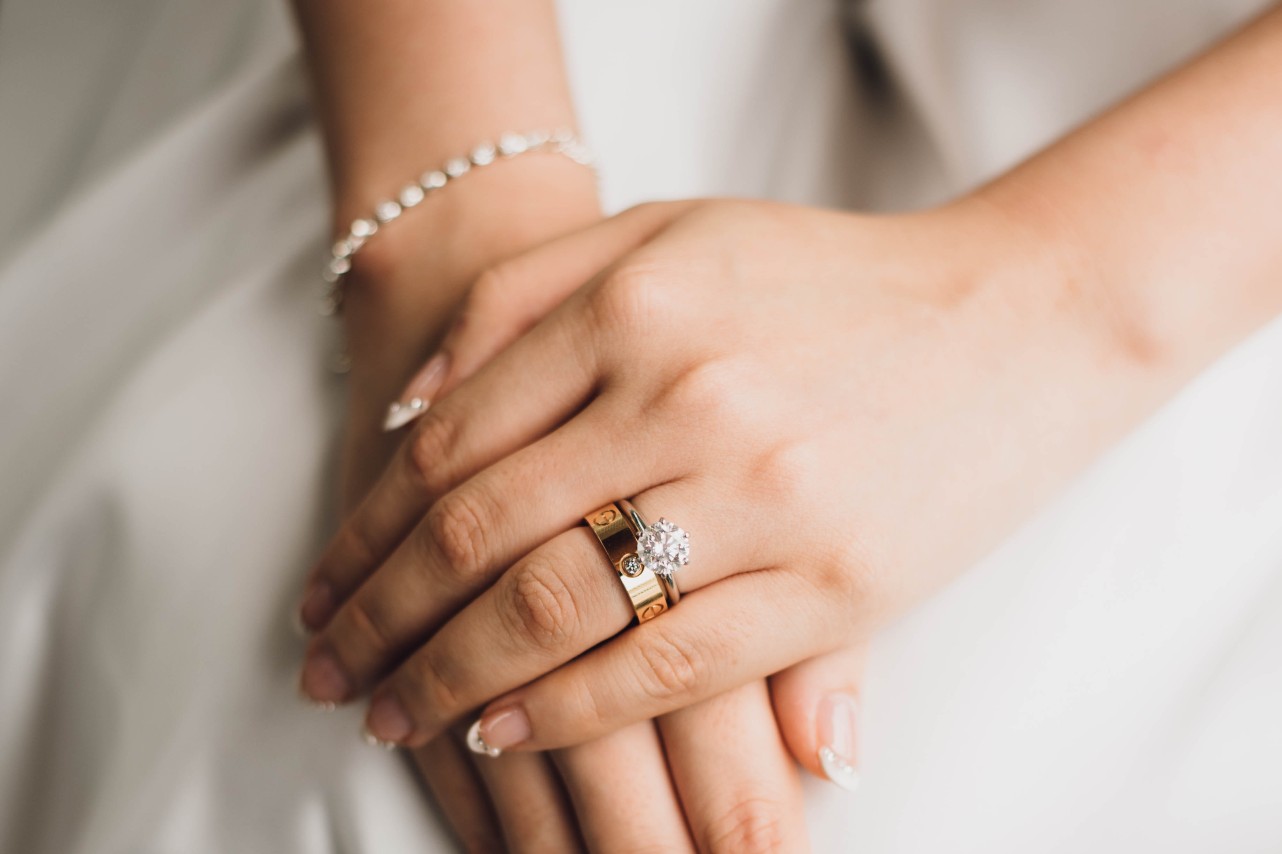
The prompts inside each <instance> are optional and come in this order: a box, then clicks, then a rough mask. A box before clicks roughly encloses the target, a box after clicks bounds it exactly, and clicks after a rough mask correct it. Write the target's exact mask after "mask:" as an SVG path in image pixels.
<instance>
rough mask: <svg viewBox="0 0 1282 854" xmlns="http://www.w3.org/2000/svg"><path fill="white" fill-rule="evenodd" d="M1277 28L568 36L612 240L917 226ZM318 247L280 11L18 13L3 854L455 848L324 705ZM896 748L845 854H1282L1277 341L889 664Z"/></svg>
mask: <svg viewBox="0 0 1282 854" xmlns="http://www.w3.org/2000/svg"><path fill="white" fill-rule="evenodd" d="M1261 5H1263V4H1262V3H1261V2H1259V0H1178V2H1174V0H1128V2H1118V0H1072V2H1068V0H1060V1H1059V2H1055V0H1027V2H1021V3H1014V2H1010V0H893V2H892V0H886V2H877V0H871V2H866V3H862V4H859V5H857V6H856V7H855V8H854V9H851V10H846V11H845V12H843V11H842V10H839V9H838V8H837V7H836V6H834V5H832V4H830V3H829V2H825V0H794V1H793V2H784V0H717V2H712V0H706V2H700V3H691V2H688V0H651V2H647V3H625V2H622V0H619V1H618V2H613V0H610V1H609V2H603V0H566V2H563V3H562V18H563V28H564V31H565V35H566V44H567V54H568V61H569V64H570V67H571V72H572V79H573V81H574V86H575V90H576V96H577V98H578V101H579V105H580V111H581V114H582V118H583V124H584V128H585V132H586V136H587V137H588V138H589V139H590V141H591V142H592V143H593V145H594V147H595V148H596V149H597V150H598V151H599V153H600V154H601V156H602V159H603V161H604V164H605V194H606V198H607V202H608V204H609V206H610V207H611V208H612V209H618V208H620V207H622V206H625V205H627V204H631V203H633V202H636V201H640V200H642V199H643V198H648V197H656V196H660V197H666V196H695V195H705V194H739V195H757V196H769V197H775V198H784V199H790V200H795V201H803V202H812V203H822V204H841V205H845V206H851V207H863V208H885V207H903V206H908V205H916V204H923V203H929V202H931V201H935V200H939V199H943V198H946V197H948V196H949V195H951V194H953V193H956V192H958V191H960V190H963V189H965V188H966V187H968V186H971V185H972V184H974V183H975V182H976V181H978V180H981V179H982V178H984V177H986V176H989V175H991V174H994V173H995V172H997V171H999V170H1001V169H1003V168H1005V167H1007V166H1009V165H1010V164H1011V163H1013V162H1014V161H1015V160H1017V159H1018V158H1020V157H1021V156H1024V155H1026V154H1027V153H1029V152H1031V151H1033V150H1035V149H1036V148H1037V147H1038V146H1040V145H1042V144H1044V143H1046V142H1048V141H1050V140H1051V139H1053V138H1054V136H1055V135H1057V134H1058V133H1060V132H1062V131H1063V130H1065V129H1066V128H1068V127H1070V126H1071V125H1072V124H1073V123H1075V122H1077V121H1079V120H1081V119H1082V118H1084V117H1085V116H1087V115H1088V114H1090V113H1091V112H1092V111H1094V110H1096V109H1098V108H1099V107H1101V106H1102V105H1104V104H1106V103H1107V102H1108V101H1110V100H1111V99H1113V98H1115V97H1117V96H1118V95H1120V94H1122V93H1124V92H1126V91H1128V90H1130V89H1132V88H1134V87H1135V86H1137V85H1139V84H1141V83H1142V82H1143V81H1144V80H1146V79H1149V78H1150V77H1151V76H1152V75H1153V74H1155V73H1157V72H1158V71H1160V70H1161V69H1163V68H1166V67H1169V66H1171V65H1173V64H1175V63H1177V62H1179V61H1180V60H1181V59H1182V58H1184V57H1186V56H1188V55H1190V54H1191V53H1192V52H1194V51H1196V50H1197V49H1198V48H1199V47H1201V46H1202V45H1205V44H1206V43H1208V42H1210V41H1211V40H1213V39H1214V38H1215V37H1216V36H1217V35H1219V34H1220V33H1222V32H1224V31H1225V30H1226V29H1227V28H1229V27H1231V26H1232V25H1234V24H1235V23H1237V22H1239V21H1241V20H1243V19H1244V18H1245V17H1246V16H1247V15H1248V14H1249V13H1250V12H1251V11H1252V10H1253V9H1255V8H1259V7H1260V6H1261ZM848 33H854V35H853V37H851V36H848ZM849 41H853V43H854V44H856V45H857V46H858V50H860V51H861V52H862V54H863V55H864V56H865V57H867V56H869V55H870V54H872V53H874V52H875V54H876V55H877V56H878V57H879V59H878V60H877V61H876V62H870V61H861V62H852V61H851V59H850V54H849V44H848V42H849ZM875 67H880V68H881V69H882V72H881V73H876V72H874V70H873V69H874V68H875ZM878 81H880V82H878ZM325 220H326V217H325V194H324V189H323V176H322V169H321V162H320V156H319V147H318V145H317V140H316V136H315V131H314V129H313V127H312V125H311V122H310V120H309V118H308V115H307V111H306V105H305V91H304V88H303V85H302V78H301V73H300V66H299V59H298V56H297V47H296V44H295V42H294V39H293V36H292V34H291V32H290V29H289V26H288V22H287V20H286V17H285V15H284V12H283V10H282V9H280V8H278V7H277V6H276V5H275V4H271V3H262V2H255V0H218V2H216V3H210V2H205V0H168V2H160V0H130V2H117V3H113V4H108V5H103V4H98V3H91V2H88V0H4V3H3V5H2V6H0V483H2V484H3V486H4V488H3V489H2V490H0V850H3V851H6V852H8V851H13V852H24V854H44V852H58V853H59V854H75V852H121V854H124V852H162V851H182V852H226V851H244V852H258V851H262V852H306V854H314V853H318V852H329V851H354V852H399V851H419V852H421V851H439V850H448V847H449V843H448V841H447V836H446V835H445V834H444V832H443V831H442V829H441V825H440V824H439V821H438V819H437V817H436V816H435V815H434V813H432V812H431V811H430V810H429V809H427V808H426V807H425V806H424V805H423V802H422V799H421V796H420V794H419V791H418V789H417V787H416V785H415V783H414V781H413V778H412V776H411V774H410V773H409V772H408V771H407V769H406V768H405V767H404V766H403V765H402V764H401V763H400V762H399V761H398V760H397V759H396V758H395V757H392V756H389V755H387V754H384V753H383V752H381V751H377V750H370V749H369V748H367V747H365V746H364V745H363V744H362V743H361V742H360V741H359V739H358V738H357V729H358V712H357V710H348V711H342V712H338V713H336V714H333V715H322V714H318V713H316V712H313V711H311V710H309V709H307V708H304V707H303V706H302V705H300V704H299V702H298V701H297V700H296V699H295V696H294V692H293V674H294V672H295V667H296V665H297V663H298V658H299V652H300V649H301V642H300V641H298V640H297V639H296V638H294V637H293V635H292V633H291V632H290V629H289V628H288V622H289V620H288V614H289V611H290V608H291V606H292V603H293V601H294V597H295V596H296V594H297V591H298V585H299V580H300V577H301V574H302V572H303V571H304V569H305V567H306V565H307V562H308V560H309V559H310V558H311V557H312V556H313V555H314V553H315V551H316V549H317V547H318V545H319V543H320V542H321V540H322V537H323V536H324V532H325V530H326V529H327V526H328V525H329V524H332V520H331V519H329V515H328V510H329V502H328V500H327V496H328V494H329V484H330V480H331V474H332V471H331V469H332V461H333V454H334V440H335V436H336V431H337V416H338V412H339V408H340V406H341V400H340V398H341V382H339V381H336V380H335V379H334V378H333V377H331V376H330V375H329V374H328V373H327V372H326V370H325V363H326V358H327V355H328V354H329V352H330V351H331V348H332V347H333V345H334V341H335V337H334V330H333V329H332V328H331V327H330V325H329V323H328V322H327V321H325V320H324V319H322V318H319V317H317V315H316V313H315V312H314V310H313V305H314V297H315V296H316V294H317V292H318V283H317V282H316V280H315V267H316V262H317V259H318V257H319V255H320V252H321V249H322V247H323V245H324V239H325V235H324V233H323V229H324V223H325ZM864 710H865V716H864V720H863V726H862V732H861V739H862V765H863V774H864V785H863V789H862V790H861V792H860V793H859V794H858V796H857V797H854V798H851V797H849V796H848V795H846V794H845V793H843V792H841V791H839V790H837V789H836V788H835V787H832V786H830V785H827V784H824V783H821V782H819V781H811V783H810V784H809V793H808V794H809V817H810V826H811V829H812V834H813V839H814V843H815V847H816V849H817V850H820V851H855V850H858V851H869V852H923V854H925V852H939V851H984V852H1027V851H1065V852H1068V851H1118V852H1122V851H1135V850H1163V851H1174V852H1184V851H1189V852H1192V851H1235V852H1251V851H1261V852H1263V851H1277V850H1279V849H1282V783H1280V782H1279V781H1278V779H1277V773H1276V770H1275V769H1277V768H1278V767H1279V766H1282V728H1280V727H1279V726H1278V725H1277V721H1279V720H1282V324H1274V325H1273V326H1272V327H1270V328H1268V329H1266V330H1265V331H1263V332H1262V333H1260V334H1258V335H1257V336H1255V337H1254V338H1253V339H1252V340H1250V341H1249V342H1247V343H1246V344H1244V345H1243V346H1241V347H1240V348H1238V349H1237V350H1236V351H1235V352H1233V353H1231V354H1229V355H1228V356H1227V357H1225V358H1224V359H1223V360H1222V361H1221V362H1220V363H1219V364H1217V365H1216V366H1214V367H1213V368H1212V369H1210V370H1209V371H1207V372H1206V373H1205V375H1204V376H1202V377H1201V378H1200V379H1199V380H1197V381H1196V382H1195V383H1194V384H1193V385H1192V386H1191V387H1189V388H1188V389H1187V390H1186V391H1185V392H1184V393H1183V394H1181V395H1180V396H1179V397H1178V398H1177V399H1176V400H1175V401H1173V402H1172V403H1171V404H1170V405H1168V406H1167V407H1165V408H1164V409H1163V410H1162V411H1161V412H1159V413H1158V414H1157V415H1155V416H1154V417H1153V418H1152V419H1151V420H1150V421H1149V422H1148V423H1146V424H1145V425H1144V426H1143V427H1141V428H1140V429H1139V430H1137V431H1136V432H1135V433H1134V434H1133V435H1132V436H1131V437H1129V438H1128V439H1127V440H1126V441H1125V442H1123V443H1122V444H1121V445H1120V446H1119V447H1117V448H1116V449H1115V450H1113V451H1112V452H1111V453H1109V454H1108V455H1107V456H1106V457H1105V458H1104V459H1102V460H1100V461H1099V462H1098V463H1097V464H1096V465H1095V466H1093V467H1092V469H1091V470H1090V471H1089V472H1087V473H1086V474H1085V475H1084V476H1082V477H1081V478H1080V479H1079V480H1078V481H1077V482H1076V483H1075V484H1074V485H1073V486H1072V487H1071V489H1069V490H1068V492H1067V493H1066V494H1065V495H1063V497H1062V498H1061V499H1060V500H1058V501H1057V502H1056V503H1055V504H1054V505H1053V506H1052V507H1049V508H1047V509H1046V510H1045V511H1044V512H1042V513H1041V514H1040V515H1039V516H1038V517H1037V518H1036V519H1035V520H1034V521H1033V522H1032V523H1030V524H1029V525H1028V526H1026V527H1025V528H1024V529H1023V530H1022V531H1020V532H1019V533H1018V534H1016V535H1015V536H1013V537H1012V538H1011V539H1010V540H1009V541H1008V542H1007V543H1006V544H1005V545H1004V546H1003V547H1002V548H1001V549H1000V550H999V551H998V552H997V553H995V554H994V555H992V556H991V557H990V558H989V559H987V560H985V561H983V562H982V563H981V564H980V565H979V566H977V567H975V568H974V570H973V571H971V572H970V573H968V574H967V575H966V576H965V577H964V578H963V579H962V580H961V581H959V582H958V583H956V584H955V585H953V586H952V587H950V588H949V589H948V590H946V591H944V592H943V593H941V594H940V595H939V596H937V597H936V598H934V599H933V600H931V601H930V602H929V603H927V604H926V605H924V606H923V607H922V608H920V609H919V610H918V611H916V612H915V613H914V614H912V615H911V616H909V617H908V618H906V619H904V620H902V621H901V622H900V623H899V624H897V625H896V626H894V627H893V628H892V629H890V630H889V631H887V632H886V633H885V634H884V636H883V637H881V638H880V640H879V642H878V644H877V647H876V649H875V652H874V656H873V661H872V666H871V673H870V675H869V679H868V681H867V685H866V693H865V698H864ZM744 747H745V750H750V749H751V747H752V746H751V745H745V746H744Z"/></svg>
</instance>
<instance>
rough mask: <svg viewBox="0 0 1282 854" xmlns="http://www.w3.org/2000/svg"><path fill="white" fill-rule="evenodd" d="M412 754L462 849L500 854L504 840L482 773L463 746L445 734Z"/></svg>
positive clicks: (514, 755)
mask: <svg viewBox="0 0 1282 854" xmlns="http://www.w3.org/2000/svg"><path fill="white" fill-rule="evenodd" d="M411 755H412V756H413V758H414V764H415V765H416V766H418V770H419V774H420V775H421V776H422V777H423V781H424V782H425V783H426V784H427V788H428V790H429V791H430V792H431V794H432V799H433V801H434V802H435V804H436V806H437V808H438V809H439V810H440V812H441V814H442V816H443V817H444V818H445V820H446V822H447V823H448V824H449V826H450V828H451V829H452V830H453V831H454V834H455V835H456V836H457V837H458V840H459V842H460V844H461V847H462V849H463V850H464V851H475V852H478V854H479V852H493V854H501V852H502V851H503V839H502V837H501V836H500V835H499V832H498V827H499V822H498V818H497V817H496V816H495V814H494V807H493V806H492V805H491V803H490V798H489V795H487V794H486V792H485V785H484V783H482V781H481V776H480V773H479V771H478V770H477V768H476V767H475V765H474V763H473V761H472V758H471V756H470V755H469V753H468V751H467V750H466V749H465V748H464V747H463V745H461V744H460V743H459V742H458V740H457V739H456V738H454V737H453V736H452V735H450V734H446V735H443V736H442V737H440V738H438V739H434V740H433V741H431V742H428V743H427V744H426V745H424V746H423V747H420V748H418V749H417V750H414V751H411ZM523 755H524V754H513V757H514V758H515V757H516V756H523Z"/></svg>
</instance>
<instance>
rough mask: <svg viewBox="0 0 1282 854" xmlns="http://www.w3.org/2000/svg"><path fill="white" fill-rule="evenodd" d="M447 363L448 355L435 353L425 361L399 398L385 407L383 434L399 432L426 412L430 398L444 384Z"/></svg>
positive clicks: (448, 360) (430, 401) (430, 402)
mask: <svg viewBox="0 0 1282 854" xmlns="http://www.w3.org/2000/svg"><path fill="white" fill-rule="evenodd" d="M449 363H450V357H449V354H448V353H437V354H436V355H435V356H433V357H432V358H430V359H428V360H427V364H426V365H424V366H423V369H422V370H421V371H419V372H418V373H417V374H415V375H414V378H413V379H411V380H410V382H409V385H407V386H405V390H404V391H402V392H401V396H400V398H398V399H397V400H394V401H392V403H391V405H389V406H388V407H387V416H386V417H385V418H384V419H383V432H384V433H391V432H392V431H394V430H399V429H401V428H402V427H404V426H405V425H406V424H409V423H410V422H412V421H415V420H417V419H418V418H419V417H420V416H422V415H423V414H424V413H425V412H427V410H428V408H429V407H430V406H431V405H432V398H434V397H435V396H436V393H437V392H438V391H440V389H441V386H442V385H443V384H444V382H445V374H446V370H447V368H449Z"/></svg>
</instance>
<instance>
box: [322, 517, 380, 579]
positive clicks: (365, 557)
mask: <svg viewBox="0 0 1282 854" xmlns="http://www.w3.org/2000/svg"><path fill="white" fill-rule="evenodd" d="M340 537H341V542H342V549H343V553H344V554H345V555H346V557H347V561H346V562H348V563H350V565H352V566H355V567H360V569H361V571H360V574H359V578H364V577H365V576H367V575H368V574H369V572H370V570H372V569H373V568H374V567H375V566H376V565H377V564H378V563H380V562H381V561H382V560H383V558H384V556H385V555H384V554H383V550H382V549H380V548H378V546H377V545H376V544H375V543H374V540H373V539H372V538H371V536H370V532H369V531H368V530H367V529H366V528H365V526H364V525H356V524H352V523H348V524H346V525H344V526H343V529H342V532H341V534H340ZM331 580H333V579H331ZM358 580H359V579H358Z"/></svg>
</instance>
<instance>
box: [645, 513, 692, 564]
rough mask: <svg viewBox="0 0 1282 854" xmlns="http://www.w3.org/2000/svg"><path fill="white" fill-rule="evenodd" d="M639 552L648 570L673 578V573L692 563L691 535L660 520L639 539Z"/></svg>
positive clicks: (666, 521) (664, 520) (665, 520)
mask: <svg viewBox="0 0 1282 854" xmlns="http://www.w3.org/2000/svg"><path fill="white" fill-rule="evenodd" d="M637 551H638V552H640V554H641V561H642V562H643V563H644V564H645V565H646V568H647V569H649V570H650V571H651V572H654V573H657V574H658V575H662V576H664V577H665V578H671V577H672V573H674V572H676V571H677V570H678V569H679V568H681V567H683V566H685V565H686V564H688V563H689V562H690V535H689V534H687V533H686V532H685V531H683V530H682V529H681V528H679V527H677V526H676V525H674V524H672V523H671V522H669V521H668V520H667V519H660V520H659V521H658V522H655V523H654V524H653V525H651V526H650V527H648V528H646V530H645V531H644V532H643V533H642V534H641V536H639V537H637Z"/></svg>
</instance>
